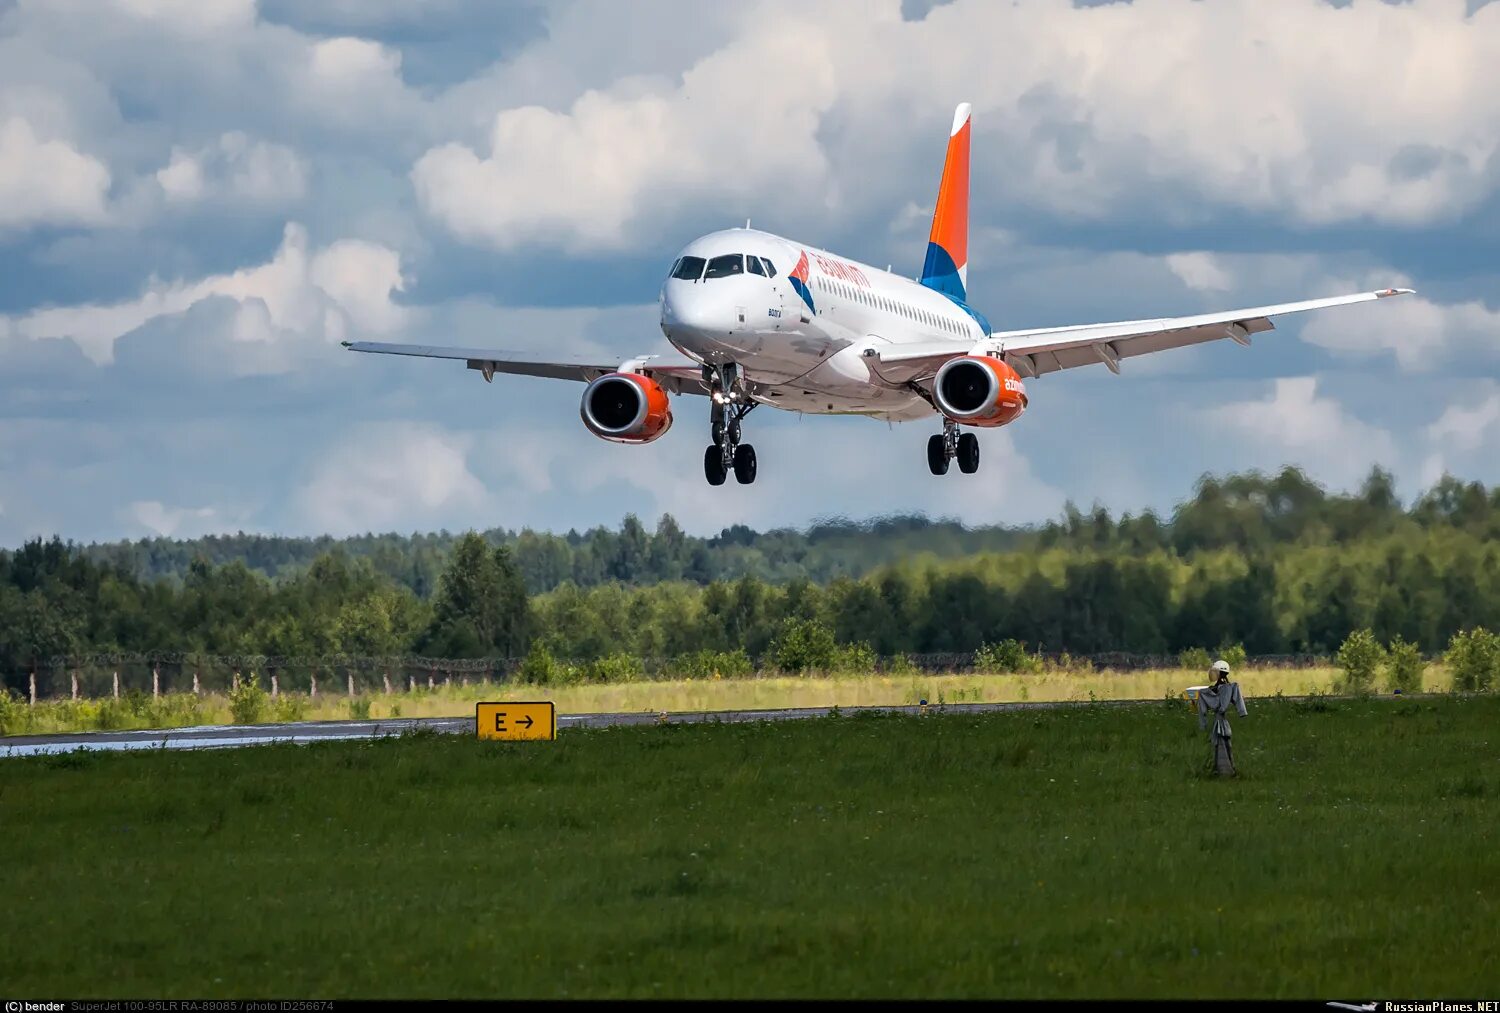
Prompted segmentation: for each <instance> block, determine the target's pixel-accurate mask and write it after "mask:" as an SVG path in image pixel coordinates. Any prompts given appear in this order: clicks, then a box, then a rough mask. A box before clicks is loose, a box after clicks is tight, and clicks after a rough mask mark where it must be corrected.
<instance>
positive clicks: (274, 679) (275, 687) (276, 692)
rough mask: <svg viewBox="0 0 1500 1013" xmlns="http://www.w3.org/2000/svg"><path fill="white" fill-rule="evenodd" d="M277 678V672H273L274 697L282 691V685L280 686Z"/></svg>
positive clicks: (272, 689)
mask: <svg viewBox="0 0 1500 1013" xmlns="http://www.w3.org/2000/svg"><path fill="white" fill-rule="evenodd" d="M276 678H277V676H276V673H275V672H272V673H271V696H273V697H274V696H276V695H277V694H278V693H280V692H281V686H280V684H279V683H277V681H276Z"/></svg>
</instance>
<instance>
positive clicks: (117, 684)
mask: <svg viewBox="0 0 1500 1013" xmlns="http://www.w3.org/2000/svg"><path fill="white" fill-rule="evenodd" d="M115 699H116V700H118V699H120V673H119V672H116V673H115Z"/></svg>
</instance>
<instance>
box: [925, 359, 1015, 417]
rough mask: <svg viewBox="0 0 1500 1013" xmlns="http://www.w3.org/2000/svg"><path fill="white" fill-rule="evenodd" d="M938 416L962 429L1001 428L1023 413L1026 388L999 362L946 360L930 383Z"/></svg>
mask: <svg viewBox="0 0 1500 1013" xmlns="http://www.w3.org/2000/svg"><path fill="white" fill-rule="evenodd" d="M932 398H933V400H934V401H936V402H937V406H938V408H939V409H940V410H941V411H942V413H943V414H944V415H946V416H948V417H949V418H950V419H952V420H953V421H954V422H959V423H962V424H963V425H966V426H1003V425H1005V424H1006V423H1007V422H1014V421H1015V420H1016V419H1018V418H1020V417H1021V413H1022V412H1024V411H1025V410H1026V385H1025V384H1023V383H1022V382H1021V374H1019V373H1017V372H1016V371H1015V370H1014V369H1011V368H1010V365H1009V364H1008V363H1006V362H1005V360H1003V359H996V358H993V357H991V356H988V355H963V356H959V357H958V358H956V359H949V360H948V361H947V362H945V363H943V365H942V368H941V369H939V370H938V371H937V376H935V377H933V380H932Z"/></svg>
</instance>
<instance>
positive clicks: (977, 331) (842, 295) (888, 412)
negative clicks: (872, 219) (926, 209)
mask: <svg viewBox="0 0 1500 1013" xmlns="http://www.w3.org/2000/svg"><path fill="white" fill-rule="evenodd" d="M715 258H721V259H720V260H719V263H718V265H717V269H716V266H715ZM734 258H740V260H741V261H742V263H741V265H740V269H739V270H734V267H735V263H736V261H735V260H734ZM760 258H763V260H760V261H759V263H757V262H756V261H757V260H758V259H760ZM804 258H805V261H804ZM767 261H768V262H769V264H770V265H771V266H772V267H773V268H774V276H770V274H769V272H767V273H757V271H760V270H763V265H764V263H765V262H767ZM700 262H701V264H700ZM660 303H661V329H662V332H663V333H664V334H665V335H666V337H667V340H668V341H670V342H671V343H672V344H673V345H674V346H675V347H676V348H677V349H679V350H680V351H681V352H682V353H683V354H684V355H687V356H689V357H690V358H692V359H695V360H697V361H698V362H702V363H706V364H710V365H722V364H725V363H731V362H732V363H736V364H738V366H739V368H740V369H741V370H742V372H743V374H744V376H745V378H746V380H747V381H749V385H750V393H751V397H753V398H754V399H755V400H756V401H759V402H760V403H762V404H769V405H774V406H776V407H778V408H785V409H787V410H789V411H799V412H816V413H819V414H857V415H873V416H877V417H880V418H888V419H893V420H902V419H915V418H922V417H924V416H927V415H931V414H932V413H933V408H932V406H931V405H930V404H929V403H928V402H927V401H926V399H924V398H923V397H922V396H921V395H919V394H918V393H917V392H916V391H914V390H912V389H911V388H909V387H906V386H901V385H896V384H890V383H886V382H885V381H884V380H882V379H881V377H880V376H879V375H878V374H876V373H875V372H874V371H873V369H872V368H871V365H870V364H871V363H872V362H873V361H874V360H873V359H872V358H871V357H870V356H867V355H866V354H865V353H866V350H867V349H871V348H876V349H878V348H881V347H882V346H892V345H908V344H917V343H922V342H930V341H948V342H953V341H963V340H972V341H973V342H974V343H975V344H978V343H979V342H980V341H982V340H983V338H984V337H985V335H986V333H987V332H988V330H989V328H988V325H987V324H982V323H981V320H982V319H983V318H982V317H980V318H979V319H976V317H977V316H978V315H977V314H973V313H972V311H970V310H967V309H966V308H965V307H962V306H960V305H959V304H957V303H955V302H954V301H953V300H951V299H949V298H948V297H946V296H944V295H943V294H941V293H939V292H936V291H934V290H932V289H930V288H927V287H926V286H924V285H920V284H918V283H917V282H915V281H912V280H911V279H909V278H902V277H900V276H899V275H895V274H891V273H890V272H888V271H882V270H880V269H878V268H874V267H871V266H869V265H868V264H861V263H859V262H858V261H853V260H849V259H848V258H847V257H840V256H838V255H836V254H832V253H829V252H827V251H825V250H820V249H817V248H815V247H811V246H804V245H802V244H799V243H796V242H793V241H791V240H788V239H783V238H781V237H780V236H774V235H771V234H770V233H766V232H760V231H757V230H752V229H728V230H725V231H723V232H714V233H710V234H709V235H706V236H703V237H701V238H699V239H695V240H694V241H693V242H691V243H689V244H688V245H687V246H686V247H685V248H684V249H683V250H682V253H681V255H680V256H679V257H678V259H677V261H676V262H675V263H674V265H673V271H672V273H671V275H669V277H668V278H667V280H666V281H665V282H663V284H662V288H661V297H660Z"/></svg>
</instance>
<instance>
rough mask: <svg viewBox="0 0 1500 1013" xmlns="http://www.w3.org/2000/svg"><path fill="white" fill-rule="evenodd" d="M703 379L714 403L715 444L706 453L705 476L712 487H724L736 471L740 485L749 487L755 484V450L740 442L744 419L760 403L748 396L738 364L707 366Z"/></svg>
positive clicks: (711, 418)
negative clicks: (731, 473)
mask: <svg viewBox="0 0 1500 1013" xmlns="http://www.w3.org/2000/svg"><path fill="white" fill-rule="evenodd" d="M703 378H704V379H705V380H707V381H708V384H709V393H710V397H711V399H712V402H713V404H712V407H710V408H709V414H708V420H709V424H710V428H711V430H712V436H713V444H712V445H711V446H709V447H708V449H707V450H705V451H703V476H704V477H705V478H707V479H708V484H709V485H723V484H724V480H725V479H726V478H728V477H729V473H730V472H731V471H733V472H734V479H735V481H736V482H739V483H740V484H741V485H749V484H750V483H751V482H754V481H755V448H754V447H752V446H750V444H748V443H741V442H740V420H741V419H743V418H744V417H745V416H746V415H749V414H750V413H751V412H752V411H754V410H755V405H756V402H754V401H751V400H750V398H749V397H748V396H746V394H745V386H744V381H743V379H742V378H741V376H740V371H739V366H738V365H736V364H735V363H732V362H731V363H727V364H725V365H723V366H704V367H703Z"/></svg>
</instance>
